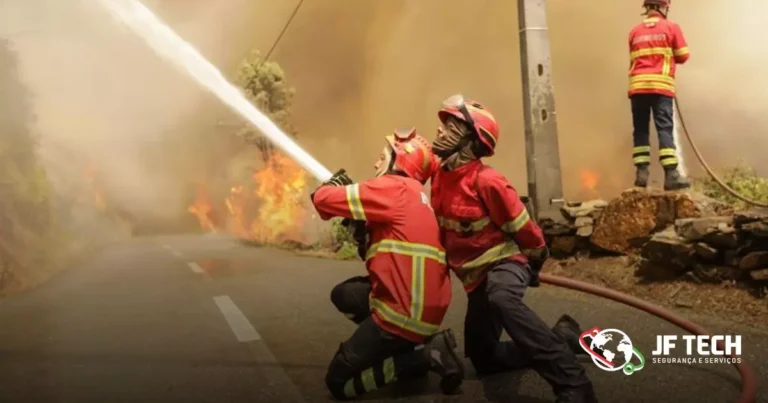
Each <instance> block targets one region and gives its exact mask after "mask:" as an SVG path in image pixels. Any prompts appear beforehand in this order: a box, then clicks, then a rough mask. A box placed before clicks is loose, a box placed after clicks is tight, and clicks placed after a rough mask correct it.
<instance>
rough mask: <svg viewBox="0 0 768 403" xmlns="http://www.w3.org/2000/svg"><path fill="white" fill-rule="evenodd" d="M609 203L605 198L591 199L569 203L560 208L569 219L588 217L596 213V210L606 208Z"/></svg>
mask: <svg viewBox="0 0 768 403" xmlns="http://www.w3.org/2000/svg"><path fill="white" fill-rule="evenodd" d="M607 205H608V202H606V201H605V200H590V201H585V202H583V203H580V204H577V205H574V204H569V205H566V206H563V207H561V208H560V211H561V212H562V213H563V216H564V217H565V218H567V219H570V220H574V219H576V218H579V217H587V216H590V215H592V214H594V213H595V211H596V210H598V209H601V208H604V207H605V206H607Z"/></svg>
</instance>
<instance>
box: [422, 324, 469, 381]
mask: <svg viewBox="0 0 768 403" xmlns="http://www.w3.org/2000/svg"><path fill="white" fill-rule="evenodd" d="M424 354H426V356H427V360H428V361H429V369H430V370H431V371H434V372H435V373H436V374H438V375H440V377H441V378H442V379H441V380H440V389H442V390H443V393H446V394H452V393H455V392H456V391H457V390H458V389H459V387H460V386H461V383H462V382H463V381H464V363H462V362H461V358H459V356H458V354H456V337H455V336H454V335H453V331H452V330H451V329H446V330H443V331H441V332H439V333H437V334H435V335H433V336H431V337H430V338H429V339H427V341H426V343H425V344H424Z"/></svg>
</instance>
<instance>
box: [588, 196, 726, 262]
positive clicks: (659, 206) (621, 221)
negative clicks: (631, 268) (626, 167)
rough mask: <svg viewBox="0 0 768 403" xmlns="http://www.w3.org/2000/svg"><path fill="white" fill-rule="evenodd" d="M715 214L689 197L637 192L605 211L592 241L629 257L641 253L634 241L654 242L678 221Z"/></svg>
mask: <svg viewBox="0 0 768 403" xmlns="http://www.w3.org/2000/svg"><path fill="white" fill-rule="evenodd" d="M707 203H709V202H707ZM715 210H716V209H713V208H712V207H711V206H710V205H709V204H707V205H706V206H698V205H697V204H696V201H694V198H693V197H692V196H690V195H689V194H687V193H680V192H663V191H661V190H657V189H633V190H629V191H625V192H623V193H622V194H621V195H620V196H619V197H618V198H616V199H614V200H612V201H611V202H610V203H609V204H608V206H607V207H605V209H604V210H603V212H602V214H601V215H600V217H599V218H598V219H597V220H595V228H594V232H593V234H592V237H591V241H592V243H593V244H594V245H595V246H597V247H599V248H601V249H604V250H607V251H611V252H616V253H622V254H627V253H631V252H634V251H636V250H637V249H638V245H636V244H634V245H633V243H632V242H631V240H635V239H644V238H646V239H647V238H650V236H651V235H652V234H653V233H655V232H658V231H660V230H662V229H664V228H666V227H667V226H669V225H671V224H673V223H674V222H675V220H678V219H683V218H694V217H701V216H702V214H709V213H712V211H715ZM704 216H706V215H704Z"/></svg>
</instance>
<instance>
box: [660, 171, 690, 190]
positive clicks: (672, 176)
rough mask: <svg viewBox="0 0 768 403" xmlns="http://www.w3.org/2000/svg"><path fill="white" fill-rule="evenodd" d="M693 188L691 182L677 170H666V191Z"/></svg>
mask: <svg viewBox="0 0 768 403" xmlns="http://www.w3.org/2000/svg"><path fill="white" fill-rule="evenodd" d="M689 187H691V182H690V181H688V179H687V178H685V177H684V176H682V175H680V172H678V171H677V168H673V169H665V170H664V190H682V189H688V188H689Z"/></svg>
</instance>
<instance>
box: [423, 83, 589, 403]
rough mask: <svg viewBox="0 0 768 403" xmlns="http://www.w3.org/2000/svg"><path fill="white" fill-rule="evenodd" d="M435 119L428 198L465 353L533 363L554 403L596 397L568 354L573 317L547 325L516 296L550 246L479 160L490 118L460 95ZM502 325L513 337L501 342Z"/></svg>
mask: <svg viewBox="0 0 768 403" xmlns="http://www.w3.org/2000/svg"><path fill="white" fill-rule="evenodd" d="M438 117H439V119H440V122H441V123H442V127H440V128H439V129H438V136H437V139H436V140H435V141H434V142H433V144H432V148H433V150H434V152H435V154H437V156H438V157H440V159H441V163H440V167H439V169H437V170H436V173H435V175H434V176H433V178H432V195H431V200H432V208H433V209H434V211H435V214H436V215H437V218H438V222H439V224H440V229H441V242H442V244H443V247H445V251H446V258H447V263H448V267H449V268H450V269H451V270H453V272H454V273H455V274H456V275H457V276H458V277H459V279H460V280H461V281H462V283H463V284H464V289H465V290H466V292H467V297H468V305H467V313H466V318H465V321H464V340H465V348H464V350H465V353H466V355H467V356H468V357H469V359H470V360H471V361H472V364H473V365H474V367H475V370H476V371H477V372H478V373H479V374H489V373H496V372H500V371H506V370H515V369H522V368H533V369H535V370H536V371H537V372H538V373H539V374H540V375H541V376H542V377H543V378H544V379H545V380H546V381H547V382H549V384H550V385H551V386H552V387H553V390H554V392H555V394H556V395H557V402H559V403H565V402H596V401H597V400H596V398H595V396H594V391H593V389H592V384H591V382H590V380H589V379H588V378H587V375H586V373H585V370H584V368H583V367H582V366H581V365H580V364H579V363H578V362H577V358H576V352H583V351H582V350H581V348H580V347H579V342H578V338H579V336H580V334H581V330H580V328H579V325H578V323H576V321H575V320H574V319H573V318H571V317H570V316H568V315H563V316H562V317H561V318H560V319H559V320H558V322H557V323H556V324H555V326H554V328H552V329H550V328H549V327H547V325H546V324H545V323H544V322H543V321H542V320H541V319H540V318H539V317H538V315H536V313H534V312H533V311H532V310H531V309H530V308H529V307H528V306H526V304H525V303H524V302H523V295H524V293H525V290H526V289H527V288H528V287H529V286H532V287H536V286H538V283H539V282H538V274H539V271H540V270H541V267H542V265H543V263H544V261H545V260H546V259H547V257H548V256H549V249H548V248H547V246H546V244H545V241H544V236H543V234H542V231H541V229H540V228H539V226H538V225H537V224H536V223H535V222H534V221H532V220H531V218H530V217H529V215H528V211H527V209H526V208H525V205H524V204H523V202H522V200H521V198H520V196H519V195H518V193H517V192H516V191H515V189H514V188H513V187H512V186H511V185H510V183H509V182H508V181H507V179H506V178H505V177H504V176H503V175H502V174H501V173H499V172H498V171H496V170H495V169H493V168H491V167H489V166H487V165H484V164H483V162H482V161H481V160H480V159H481V158H483V157H488V156H491V155H493V153H494V148H495V146H496V142H497V141H498V139H499V126H498V124H497V123H496V120H495V119H494V117H493V115H492V114H491V113H490V112H489V111H488V110H487V109H485V108H484V107H483V106H482V105H481V104H479V103H476V102H472V101H466V102H465V101H464V98H463V97H462V96H461V95H455V96H453V97H450V98H448V99H447V100H446V101H444V103H443V108H442V109H441V110H440V111H439V113H438ZM553 302H554V303H557V302H555V301H553ZM502 330H504V331H505V332H506V333H507V334H508V335H509V337H510V338H511V339H512V340H511V341H500V336H501V332H502Z"/></svg>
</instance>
